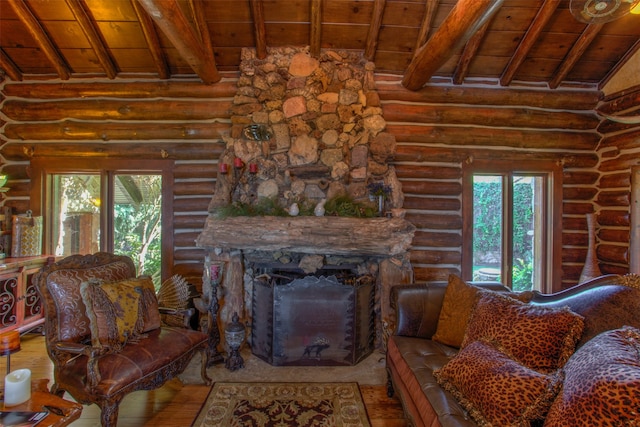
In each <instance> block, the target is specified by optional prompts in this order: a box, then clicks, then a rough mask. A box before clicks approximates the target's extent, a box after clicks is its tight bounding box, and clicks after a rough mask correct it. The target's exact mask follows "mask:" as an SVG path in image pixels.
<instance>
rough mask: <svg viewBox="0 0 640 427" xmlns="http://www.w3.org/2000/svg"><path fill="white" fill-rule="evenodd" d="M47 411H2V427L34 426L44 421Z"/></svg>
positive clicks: (0, 422) (0, 417)
mask: <svg viewBox="0 0 640 427" xmlns="http://www.w3.org/2000/svg"><path fill="white" fill-rule="evenodd" d="M48 413H49V412H47V411H41V412H34V411H0V427H17V426H21V427H32V426H35V425H37V424H38V423H39V422H40V421H42V420H43V419H44V418H45V417H46V416H47V414H48Z"/></svg>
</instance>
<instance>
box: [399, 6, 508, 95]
mask: <svg viewBox="0 0 640 427" xmlns="http://www.w3.org/2000/svg"><path fill="white" fill-rule="evenodd" d="M502 3H504V0H459V1H458V3H456V5H455V6H454V7H453V9H451V12H450V13H449V15H448V16H447V18H446V19H445V20H444V22H443V23H442V25H440V28H438V31H437V32H436V33H435V34H434V35H433V36H432V37H431V38H430V39H429V40H428V41H427V43H425V45H424V46H422V47H421V48H420V50H419V51H418V52H417V53H416V55H415V57H414V58H413V60H412V61H411V63H410V64H409V67H407V72H406V73H405V76H404V79H403V80H402V85H403V86H404V87H406V88H407V89H409V90H418V89H420V88H421V87H422V86H423V85H424V84H425V83H426V82H427V81H429V79H430V78H431V76H432V75H433V74H434V73H435V72H436V71H437V70H438V68H440V67H441V66H442V65H443V64H444V63H445V62H447V60H448V59H449V58H450V57H451V56H452V55H454V54H455V53H456V51H457V50H458V49H459V48H460V47H461V46H462V44H464V43H466V42H467V41H468V40H469V38H471V36H472V35H473V34H474V33H475V32H476V31H477V30H478V29H479V28H480V27H482V25H484V23H485V22H486V21H487V20H488V19H490V18H491V17H492V16H493V15H494V14H495V13H496V12H497V11H498V10H499V9H500V7H501V6H502Z"/></svg>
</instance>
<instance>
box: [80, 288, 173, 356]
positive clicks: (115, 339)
mask: <svg viewBox="0 0 640 427" xmlns="http://www.w3.org/2000/svg"><path fill="white" fill-rule="evenodd" d="M153 289H154V288H153V282H152V281H151V278H149V277H139V278H131V279H125V280H121V281H117V282H102V281H100V280H96V279H93V280H89V281H87V282H84V283H82V285H81V286H80V294H81V295H82V300H83V302H84V304H85V306H86V309H87V316H88V317H89V321H90V328H91V342H92V345H93V346H95V347H108V348H110V349H111V350H114V351H120V350H121V349H122V348H123V347H124V345H125V344H126V343H127V342H129V341H132V340H137V339H139V338H141V336H142V334H143V333H144V332H148V331H150V330H152V329H155V328H158V327H159V326H160V314H159V312H158V303H157V300H156V297H155V292H154V290H153Z"/></svg>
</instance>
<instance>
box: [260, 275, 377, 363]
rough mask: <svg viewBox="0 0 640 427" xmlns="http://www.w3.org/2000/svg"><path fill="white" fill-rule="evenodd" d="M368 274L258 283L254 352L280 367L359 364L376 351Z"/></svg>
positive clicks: (371, 283)
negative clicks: (374, 349)
mask: <svg viewBox="0 0 640 427" xmlns="http://www.w3.org/2000/svg"><path fill="white" fill-rule="evenodd" d="M374 304H375V287H374V280H373V277H371V276H369V275H365V276H360V277H355V276H345V275H341V278H339V277H338V276H337V275H329V276H325V275H320V276H315V275H306V276H302V277H296V278H293V280H288V278H286V277H284V276H279V275H278V276H274V277H272V276H267V275H262V276H260V277H258V278H256V280H255V282H254V288H253V301H252V304H251V305H252V311H253V313H252V318H253V323H252V331H251V349H252V352H253V354H255V355H256V356H258V357H259V358H261V359H263V360H265V361H266V362H268V363H270V364H272V365H275V366H340V365H355V364H357V363H358V362H359V361H361V360H362V359H363V358H365V357H366V356H368V355H369V354H371V352H372V351H373V348H374V322H375V316H374Z"/></svg>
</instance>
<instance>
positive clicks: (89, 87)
mask: <svg viewBox="0 0 640 427" xmlns="http://www.w3.org/2000/svg"><path fill="white" fill-rule="evenodd" d="M237 78H238V76H237V74H235V73H227V74H223V79H222V81H221V82H220V83H217V84H214V85H204V84H201V83H199V82H196V81H180V80H171V81H160V80H157V81H154V80H140V81H133V80H132V81H123V80H118V81H109V80H85V81H83V80H75V81H73V82H64V83H62V82H60V81H40V82H38V81H29V82H21V83H14V82H10V81H6V82H4V83H1V84H0V95H1V96H2V98H0V102H2V104H1V105H0V120H1V121H2V122H0V125H4V127H3V128H2V133H0V139H1V141H0V144H1V147H0V156H1V161H2V172H3V173H7V174H9V175H10V177H11V181H10V183H9V185H8V186H9V187H11V190H10V191H9V192H8V193H5V194H4V199H3V203H4V205H6V206H11V207H13V208H14V209H15V210H16V211H17V212H24V211H26V210H27V209H28V208H29V177H28V174H27V166H28V164H29V159H30V157H32V156H104V157H127V156H133V157H135V158H165V157H168V158H172V159H175V172H174V179H175V186H174V211H175V215H174V242H175V254H174V260H175V266H174V271H173V273H182V274H197V272H198V271H199V269H200V266H201V261H202V258H203V253H202V250H201V249H199V248H196V247H195V245H194V240H195V238H196V237H197V236H198V234H199V231H200V230H201V229H202V225H203V224H204V221H205V218H206V210H207V206H208V203H209V201H210V200H211V196H212V193H213V189H214V188H215V175H216V170H217V159H218V157H219V155H220V153H221V152H222V150H223V148H224V145H223V143H222V140H221V137H222V135H223V134H225V133H226V132H228V131H229V128H230V126H231V118H230V115H229V107H230V106H231V102H232V98H233V95H234V94H235V85H236V81H237ZM400 79H401V78H400V77H399V76H391V75H384V74H378V75H376V85H377V87H378V91H379V96H380V98H381V101H382V104H383V115H384V117H385V119H386V121H387V131H389V132H390V133H393V134H394V135H395V136H396V140H397V142H398V147H397V155H396V160H395V163H396V170H397V173H398V176H399V178H400V180H401V182H402V185H403V191H404V193H405V206H404V207H405V208H406V209H407V211H408V212H407V219H408V220H409V221H411V222H412V223H413V224H414V225H416V227H417V231H416V235H415V238H414V240H413V250H412V252H411V259H412V263H413V266H414V270H415V277H416V280H417V281H425V280H443V279H446V277H447V275H448V274H449V273H451V272H453V273H460V262H461V248H462V244H463V242H462V240H461V235H462V215H461V212H462V210H461V192H462V181H461V177H462V165H463V164H464V162H466V161H468V160H469V159H472V158H476V159H507V160H512V161H522V160H528V159H551V160H554V161H558V162H561V163H562V164H563V166H564V194H563V196H564V210H563V274H562V276H563V283H562V287H568V286H570V285H572V284H575V282H576V281H577V279H578V277H579V275H580V271H581V269H582V264H583V262H584V258H585V255H586V244H587V235H586V220H585V218H584V214H585V213H588V212H592V211H593V209H594V199H595V198H596V197H601V199H600V200H599V201H600V203H603V202H604V200H610V202H608V203H616V200H619V197H621V198H622V199H624V195H620V196H619V197H618V198H617V197H616V194H615V192H612V194H607V195H606V197H608V199H607V198H605V194H604V193H602V192H601V193H600V195H598V193H597V185H598V183H599V174H600V172H601V171H602V170H601V166H600V162H599V154H602V155H603V156H605V157H606V159H604V161H603V165H604V164H605V163H606V160H610V159H612V158H613V157H614V154H616V157H620V160H617V161H618V162H620V163H624V162H625V160H624V159H625V156H626V155H628V154H630V153H628V150H620V149H619V148H618V147H616V148H615V149H612V148H607V147H606V146H605V145H602V146H600V147H599V148H598V144H599V142H600V134H599V133H598V132H597V131H596V128H597V126H598V123H599V120H598V119H597V117H596V115H595V114H594V113H593V109H594V106H595V105H596V103H597V102H598V97H599V92H597V91H595V90H580V89H559V90H553V91H550V90H544V89H537V88H517V89H514V88H501V87H499V86H494V85H482V84H478V85H464V86H452V85H448V84H442V85H437V84H436V85H432V86H429V87H427V88H424V89H422V90H420V91H417V92H411V91H408V90H406V89H404V88H403V87H402V85H401V83H400ZM622 139H624V138H622ZM620 144H622V142H621V143H620ZM616 150H618V151H620V153H618V151H616ZM627 162H628V160H627ZM606 175H607V179H614V178H615V176H616V174H615V173H607V174H606ZM605 182H606V180H605ZM614 184H615V183H614ZM615 185H617V184H615ZM612 188H618V187H612ZM601 221H602V217H601ZM617 231H619V230H618V229H617V228H615V227H612V228H610V229H609V228H608V229H607V230H606V232H607V233H612V234H610V235H609V234H607V236H611V237H607V238H609V239H613V240H615V239H620V238H621V237H620V236H618V237H615V232H617ZM604 232H605V230H601V234H602V233H604ZM603 255H604V254H603ZM622 267H623V265H622Z"/></svg>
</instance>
